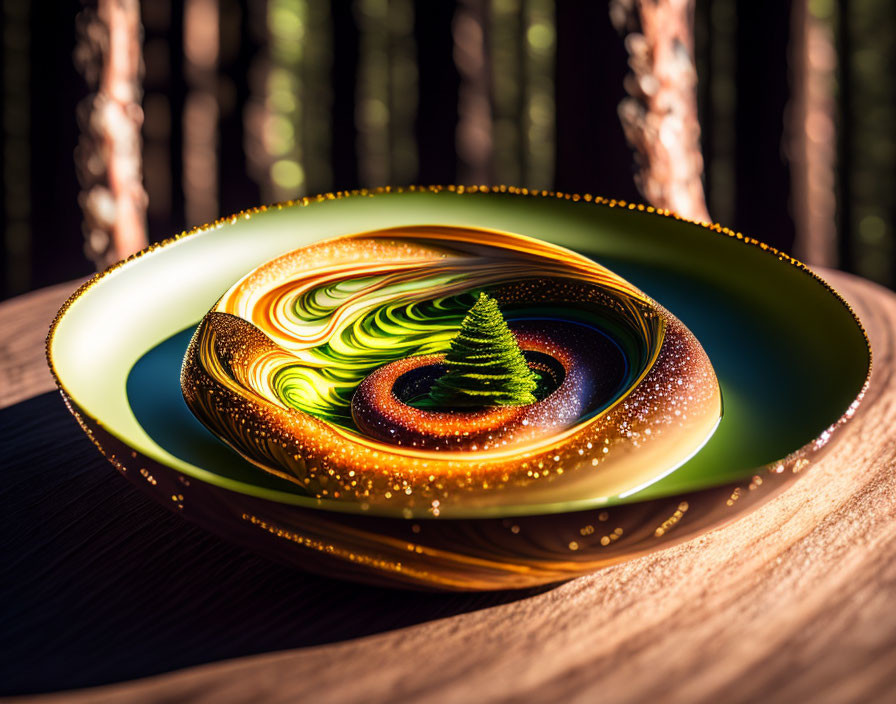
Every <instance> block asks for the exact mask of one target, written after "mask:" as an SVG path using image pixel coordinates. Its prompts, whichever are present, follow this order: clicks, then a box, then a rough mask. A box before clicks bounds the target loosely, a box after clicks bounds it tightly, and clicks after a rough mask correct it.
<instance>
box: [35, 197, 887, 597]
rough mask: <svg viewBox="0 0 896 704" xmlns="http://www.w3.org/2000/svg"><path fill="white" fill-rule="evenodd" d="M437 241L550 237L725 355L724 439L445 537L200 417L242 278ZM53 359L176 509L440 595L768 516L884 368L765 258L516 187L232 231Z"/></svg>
mask: <svg viewBox="0 0 896 704" xmlns="http://www.w3.org/2000/svg"><path fill="white" fill-rule="evenodd" d="M421 224H444V225H458V226H474V227H483V228H490V229H495V230H503V231H509V232H516V233H519V234H524V235H529V236H532V237H538V238H541V239H545V240H548V241H551V242H555V243H557V244H560V245H563V246H566V247H569V248H571V249H574V250H576V251H579V252H581V253H584V254H587V255H588V256H590V257H592V258H594V259H595V260H597V261H599V262H600V263H601V264H603V265H605V266H607V267H608V268H610V269H611V270H612V271H614V272H616V273H618V274H620V275H621V276H623V277H624V278H626V279H628V280H629V281H631V282H632V283H633V284H635V285H636V286H638V287H639V288H641V289H642V290H643V291H645V292H646V293H647V294H648V295H650V296H652V297H653V298H654V299H656V300H657V301H658V302H659V303H660V304H661V305H663V306H664V307H665V308H667V309H669V310H670V311H671V312H672V313H673V314H674V315H675V316H676V317H678V318H679V319H680V320H681V321H682V322H683V323H684V324H685V325H686V326H687V327H688V328H689V329H690V330H691V331H692V332H693V333H694V334H695V335H696V337H697V338H698V340H700V342H701V344H702V345H703V347H704V349H705V350H706V352H707V353H708V355H709V357H710V360H711V361H712V364H713V366H714V368H715V371H716V374H717V376H718V378H719V382H720V385H721V388H722V397H723V401H724V415H723V418H722V421H721V423H720V425H719V427H718V430H717V431H716V433H715V434H714V435H713V436H712V438H711V439H710V441H709V442H708V443H707V444H706V445H705V446H704V447H703V448H702V449H701V450H700V451H699V452H698V453H697V454H696V455H695V456H694V457H692V458H691V459H690V460H689V461H687V462H686V463H685V464H684V465H682V466H681V467H679V468H678V469H677V470H676V471H674V472H672V473H671V474H669V475H667V476H665V477H662V478H660V479H659V480H658V481H655V482H653V483H650V484H649V485H645V486H639V487H635V488H634V489H635V490H633V491H627V492H625V495H617V496H610V497H603V498H601V499H599V500H591V501H572V502H568V503H566V504H550V505H542V506H537V505H536V506H531V505H530V506H526V507H525V508H521V507H503V508H494V507H492V508H489V509H487V510H486V509H483V510H472V511H470V512H469V513H468V514H466V515H463V516H460V517H455V518H451V519H444V518H434V517H432V516H431V515H407V514H404V515H390V514H389V513H388V512H377V511H375V510H371V509H368V510H366V511H365V510H363V507H362V506H359V505H355V504H345V503H340V502H334V501H327V500H319V499H315V498H312V497H308V496H304V495H302V493H301V490H300V489H299V488H298V487H296V486H295V485H294V484H291V483H289V482H286V481H284V480H281V479H279V478H277V477H275V476H272V475H269V474H266V473H264V472H261V471H259V470H258V469H257V468H255V467H254V466H252V465H250V464H248V463H247V462H245V461H244V460H242V459H241V458H240V457H239V456H238V455H237V454H236V453H235V452H233V451H232V450H231V449H230V448H228V447H227V446H226V445H224V444H223V443H221V442H220V441H218V440H217V439H216V438H215V437H214V436H213V435H211V434H210V433H209V432H208V431H207V430H205V429H204V427H203V426H202V425H200V424H199V422H198V421H196V420H195V419H194V418H193V416H192V415H191V414H190V412H189V411H188V410H187V408H186V405H185V404H184V402H183V399H182V397H181V394H180V385H179V374H178V372H179V368H180V364H181V361H182V358H183V353H184V350H185V349H186V346H187V343H188V342H189V338H190V336H191V335H192V331H193V330H194V329H195V326H196V324H197V322H198V321H199V320H200V318H201V317H202V316H203V315H204V314H205V313H206V312H207V311H208V310H209V309H210V308H211V307H212V306H213V305H214V303H215V301H216V300H217V299H218V298H219V297H220V296H221V295H222V294H223V293H224V291H226V290H227V289H228V288H229V287H230V286H231V285H232V283H233V282H234V281H236V280H237V279H238V278H240V277H241V276H242V275H244V274H245V273H246V272H247V271H249V270H250V269H252V268H254V267H256V266H258V265H259V264H261V263H263V262H265V261H268V260H269V259H271V258H273V257H275V256H277V255H279V254H282V253H284V252H287V251H290V250H292V249H295V248H297V247H300V246H302V245H305V244H308V243H310V242H313V241H315V240H318V239H323V238H327V237H333V236H336V235H341V234H347V233H351V232H358V231H365V230H371V229H376V228H386V227H395V226H401V225H421ZM47 353H48V359H49V362H50V367H51V369H52V371H53V373H54V376H55V378H56V380H57V383H58V385H59V387H60V389H61V391H62V394H63V397H64V398H65V400H66V402H67V403H68V405H69V408H70V409H71V410H72V412H73V414H74V415H75V417H76V418H77V419H78V421H79V422H80V424H81V426H82V428H83V429H84V430H85V432H86V433H87V434H88V435H89V436H90V437H91V439H92V440H93V441H94V443H95V444H96V445H97V447H98V448H99V449H100V451H101V452H103V454H104V455H105V456H106V457H107V458H108V459H109V460H110V461H111V462H112V463H113V465H114V466H115V467H116V468H117V469H118V470H119V471H120V472H121V473H122V474H123V475H124V476H126V477H128V478H129V479H130V480H131V481H133V482H134V483H136V484H137V485H138V486H139V487H141V488H142V489H144V490H146V491H148V492H149V493H150V494H152V495H153V496H154V497H156V498H157V499H159V500H160V501H162V502H163V503H165V504H166V505H167V506H169V508H171V509H172V510H174V511H177V512H180V513H183V514H184V516H185V517H186V518H188V519H190V520H193V521H195V522H197V523H199V524H201V525H203V526H205V527H206V528H208V529H209V530H212V531H215V532H217V533H219V534H221V535H222V536H224V537H225V538H227V539H230V540H233V541H235V542H238V543H240V544H242V545H245V546H249V547H251V548H253V549H255V550H257V551H259V552H263V553H265V554H267V555H270V556H272V557H274V558H276V559H280V560H286V561H288V562H291V563H293V564H295V565H297V566H300V567H302V568H304V569H309V570H313V571H318V572H322V573H325V574H328V575H333V576H340V577H348V578H353V579H360V580H363V581H369V582H376V583H386V584H393V585H402V586H407V587H414V588H436V589H499V588H516V587H526V586H531V585H535V584H543V583H549V582H555V581H560V580H563V579H568V578H571V577H574V576H577V575H580V574H584V573H587V572H590V571H593V570H595V569H598V568H600V567H601V566H604V565H608V564H612V563H614V562H618V561H620V560H624V559H628V558H630V557H632V556H635V555H639V554H643V553H644V552H647V551H651V550H655V549H658V548H661V547H665V546H668V545H670V544H673V543H676V542H680V541H682V540H684V539H687V538H689V537H692V536H693V535H695V534H697V533H699V532H701V531H703V530H706V529H707V528H709V527H712V526H715V525H719V524H720V523H722V522H724V521H727V520H730V519H732V518H733V517H735V516H737V515H740V514H742V513H744V512H746V511H748V510H750V509H752V508H754V507H755V506H756V505H758V504H759V503H761V502H762V501H764V500H766V499H768V498H769V497H771V496H772V495H774V494H775V493H776V492H777V491H778V490H780V489H781V488H782V487H784V486H786V484H787V483H789V482H790V481H793V480H794V479H795V478H796V477H797V476H799V474H800V473H801V472H803V471H805V470H806V469H807V468H808V467H809V466H810V465H811V464H812V463H813V462H814V461H815V459H816V458H817V457H818V455H819V453H820V451H821V450H823V449H824V448H825V447H826V446H828V445H829V444H830V442H831V441H832V439H834V438H836V435H837V433H836V430H837V428H838V427H839V426H840V425H842V424H843V423H844V422H846V421H847V420H848V419H849V417H851V416H852V414H853V413H854V412H855V408H856V407H857V404H858V402H859V400H860V399H861V396H862V393H863V390H864V388H865V386H866V384H867V379H868V376H869V373H870V363H871V359H870V350H869V346H868V341H867V338H866V336H865V334H864V331H863V330H862V327H861V324H860V323H859V321H858V320H857V319H856V317H855V315H854V314H853V312H852V311H851V310H850V309H849V307H848V306H847V304H846V303H845V302H844V301H843V300H842V298H840V296H839V295H837V294H836V292H834V291H833V290H832V289H831V288H830V287H829V286H828V285H827V284H826V283H824V281H822V280H821V279H820V278H819V277H817V276H816V275H815V274H813V273H812V272H811V271H809V270H808V269H807V268H806V267H804V266H803V265H801V264H800V263H798V262H796V261H795V260H793V259H792V258H790V257H788V256H787V255H784V254H782V253H780V252H777V251H776V250H774V249H773V248H771V247H768V246H767V245H764V244H762V243H760V242H758V241H756V240H753V239H750V238H747V237H744V236H742V235H740V234H738V233H734V232H732V231H730V230H728V229H726V228H723V227H721V226H718V225H711V226H710V225H699V224H696V223H691V222H687V221H684V220H682V219H680V218H677V217H676V216H674V215H671V214H669V213H667V212H662V213H660V212H657V211H655V210H654V209H653V208H650V207H648V206H643V205H634V204H627V203H623V202H621V201H613V200H607V199H603V198H597V197H591V196H578V195H568V194H555V193H546V192H542V193H539V194H535V193H530V192H528V191H525V190H524V189H510V188H503V187H502V188H494V189H486V188H476V187H472V188H462V187H448V188H441V187H432V188H408V189H384V190H382V191H377V192H367V191H362V192H357V193H343V194H329V195H325V196H318V197H316V198H308V199H302V200H300V201H296V202H292V203H287V204H281V205H277V206H269V207H263V208H259V209H256V210H253V211H249V212H245V213H240V214H238V215H235V216H232V217H230V218H225V219H223V220H220V221H218V222H216V223H214V224H212V225H210V226H207V227H202V228H198V229H196V230H194V231H192V232H189V233H184V234H183V235H181V236H180V237H177V238H174V239H172V240H169V241H166V242H164V243H161V244H159V245H155V246H153V247H150V248H149V249H147V250H144V251H143V252H141V253H139V254H138V255H135V256H134V257H132V258H130V259H128V260H127V261H125V262H122V263H120V264H118V265H116V266H114V267H112V268H110V269H109V270H107V271H105V272H103V273H102V274H100V275H98V276H96V277H94V278H93V279H91V280H90V281H89V282H87V283H86V284H85V285H84V286H82V287H81V288H80V289H79V290H78V291H77V292H76V293H75V294H74V295H73V296H72V297H71V298H70V299H69V300H68V301H67V302H66V304H65V305H64V306H63V308H62V309H61V310H60V312H59V314H58V316H57V318H56V320H55V321H54V323H53V325H52V327H51V329H50V334H49V337H48V341H47Z"/></svg>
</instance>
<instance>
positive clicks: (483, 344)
mask: <svg viewBox="0 0 896 704" xmlns="http://www.w3.org/2000/svg"><path fill="white" fill-rule="evenodd" d="M444 364H445V366H447V367H448V371H447V372H446V373H445V374H444V375H443V376H441V377H440V378H439V379H437V380H436V383H435V384H433V387H432V389H431V390H430V392H429V402H430V405H431V406H437V407H441V408H451V407H456V406H474V407H482V406H523V405H525V404H527V403H534V402H535V396H534V394H533V392H534V391H535V388H536V386H537V382H536V377H535V374H534V373H533V372H532V370H531V369H529V366H528V365H527V364H526V360H525V358H524V357H523V353H522V352H521V351H520V347H519V344H517V341H516V337H514V335H513V333H512V332H511V331H510V328H508V327H507V322H506V321H505V320H504V316H503V315H501V310H500V308H498V302H497V301H496V300H495V299H494V298H491V297H489V296H487V295H486V294H484V293H481V294H479V300H478V301H476V303H475V304H474V305H473V307H472V308H471V309H470V312H469V313H467V316H466V317H465V318H464V319H463V322H462V323H461V325H460V332H459V333H458V334H457V336H456V337H455V338H454V339H453V340H452V341H451V349H450V350H449V351H448V354H447V355H445V362H444Z"/></svg>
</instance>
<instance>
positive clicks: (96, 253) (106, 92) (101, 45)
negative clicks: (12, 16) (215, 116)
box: [75, 0, 147, 269]
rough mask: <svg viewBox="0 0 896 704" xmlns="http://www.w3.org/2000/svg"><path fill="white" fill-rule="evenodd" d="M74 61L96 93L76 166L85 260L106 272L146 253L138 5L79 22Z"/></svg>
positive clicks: (111, 8) (103, 8)
mask: <svg viewBox="0 0 896 704" xmlns="http://www.w3.org/2000/svg"><path fill="white" fill-rule="evenodd" d="M78 34H79V39H78V46H77V47H76V50H75V59H76V63H77V64H78V66H79V68H80V69H81V70H82V72H83V73H84V74H85V78H86V79H87V82H88V84H90V85H92V86H95V88H96V93H94V94H93V95H91V96H89V97H88V98H87V99H86V101H85V103H84V104H83V105H82V107H81V110H80V124H81V138H80V140H79V142H78V148H77V150H76V154H75V158H76V163H77V167H78V175H79V180H80V182H81V187H82V191H81V194H80V197H79V202H80V204H81V208H82V210H83V212H84V224H83V229H84V237H85V252H86V254H87V256H88V257H89V258H90V259H92V260H93V261H94V262H95V264H96V266H97V268H100V269H101V268H104V267H105V266H108V265H109V264H112V263H113V262H115V261H118V260H119V259H123V258H124V257H127V256H128V255H130V254H133V253H134V252H136V251H138V250H140V249H142V248H143V247H145V246H146V243H147V237H146V191H145V190H144V189H143V171H142V160H141V146H142V142H141V136H140V130H141V127H142V125H143V110H142V108H141V106H140V100H141V97H142V87H141V74H142V68H143V67H142V51H141V43H142V29H141V25H140V3H139V2H138V0H99V2H98V4H97V8H96V10H95V11H94V10H92V9H85V10H84V11H83V12H82V15H81V16H80V17H79V33H78Z"/></svg>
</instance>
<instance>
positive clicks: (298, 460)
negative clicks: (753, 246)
mask: <svg viewBox="0 0 896 704" xmlns="http://www.w3.org/2000/svg"><path fill="white" fill-rule="evenodd" d="M477 300H488V301H494V304H495V306H496V310H499V311H500V314H498V315H499V317H500V318H503V320H504V321H506V325H507V326H508V328H509V330H510V331H511V332H512V337H513V338H514V339H515V343H516V344H517V345H519V349H520V350H521V352H522V355H523V358H524V359H525V365H526V366H528V368H529V372H527V371H526V370H525V369H522V373H523V374H524V375H525V374H531V378H532V379H535V380H536V381H537V384H536V383H534V382H533V383H532V384H529V382H526V383H525V384H523V386H525V389H526V394H528V395H524V396H520V398H522V399H524V401H525V402H523V403H514V404H511V405H503V404H496V405H488V404H482V405H477V404H475V403H473V404H470V403H457V404H454V403H452V402H451V401H450V398H449V396H446V395H445V394H443V393H442V394H440V393H439V392H438V388H447V387H448V386H450V384H447V382H445V381H440V380H443V379H447V378H448V377H446V376H445V375H446V373H447V372H448V367H450V366H451V365H450V364H446V362H445V355H446V353H448V352H449V350H450V349H451V346H452V341H453V340H454V339H455V337H456V336H457V335H458V332H459V330H460V328H461V324H462V322H463V321H464V319H465V317H466V316H467V315H468V313H469V312H470V310H471V308H473V307H474V304H476V302H477ZM501 324H502V325H503V322H502V323H501ZM502 334H503V333H502ZM505 337H506V336H505ZM505 342H506V340H505ZM502 344H503V343H502ZM474 346H475V345H474ZM471 349H472V348H471ZM474 351H475V350H474ZM508 354H510V353H508ZM514 354H517V353H514ZM473 356H474V357H475V354H474V355H473ZM507 359H508V360H510V357H507ZM514 360H516V361H514V362H513V363H514V364H516V366H515V367H514V369H516V370H517V372H519V371H520V369H519V360H518V359H517V358H516V357H514ZM511 361H513V360H511ZM449 362H450V359H449ZM451 383H454V382H453V381H452V382H451ZM446 384H447V386H446ZM181 385H182V389H183V393H184V398H185V399H186V401H187V404H188V405H189V407H190V409H191V410H192V411H193V413H194V414H196V416H197V417H198V418H199V419H200V420H201V421H202V422H203V423H204V424H205V425H206V426H207V427H208V428H209V429H211V430H212V431H213V432H214V433H215V434H217V435H218V436H219V437H220V438H222V439H223V440H224V441H226V442H227V443H229V444H230V445H231V446H232V447H234V448H235V449H236V450H237V451H238V452H240V453H241V454H242V455H243V456H244V457H245V458H246V459H248V460H249V461H251V462H252V463H254V464H255V465H257V466H258V467H259V468H261V469H262V470H265V471H268V472H271V473H274V474H276V475H278V476H280V477H283V478H286V479H288V480H290V481H292V482H294V483H295V484H297V485H298V486H299V487H301V490H302V491H304V492H307V493H308V494H309V495H311V496H316V497H320V498H327V499H330V500H336V501H343V502H352V503H354V504H355V505H357V506H360V508H361V509H362V510H369V511H372V512H378V513H383V514H388V515H398V516H401V515H404V516H412V515H421V516H422V515H430V516H443V517H450V516H462V515H464V514H465V512H469V511H480V512H481V511H483V510H490V509H496V510H497V509H499V508H500V509H507V508H508V507H517V508H520V509H522V510H526V511H529V510H535V508H538V509H539V510H543V509H545V507H557V508H558V509H559V508H560V507H576V506H587V505H595V504H599V503H600V502H601V501H605V500H607V499H608V498H610V497H614V496H620V495H621V496H625V495H628V494H630V493H633V492H636V491H637V490H638V489H640V488H642V487H644V486H647V485H649V484H650V483H652V482H654V481H656V480H658V479H659V478H661V477H662V476H665V475H666V474H668V473H669V472H671V471H673V470H674V469H675V468H676V467H678V466H679V465H680V464H681V463H683V462H684V461H686V460H687V459H688V458H689V457H690V456H691V455H692V454H693V453H694V452H696V451H697V450H698V449H699V448H700V447H701V446H702V445H703V444H704V443H705V442H706V440H707V439H708V438H709V437H710V435H711V434H712V433H713V431H714V430H715V428H716V426H717V424H718V421H719V418H720V415H721V408H722V406H721V396H720V392H719V385H718V382H717V380H716V378H715V374H714V373H713V370H712V366H711V364H710V361H709V359H708V358H707V356H706V354H705V352H704V351H703V349H702V348H701V346H700V344H699V342H698V341H697V340H696V339H695V338H694V336H693V335H692V334H691V333H690V332H689V331H688V330H687V329H686V328H685V326H684V325H682V323H681V322H680V321H678V320H677V319H676V318H675V317H674V316H673V315H671V314H670V313H669V312H668V311H666V310H665V309H664V308H662V307H661V306H660V305H658V304H657V303H656V302H654V301H653V300H651V299H650V298H649V297H648V296H646V295H645V294H644V293H642V292H641V291H639V290H638V289H636V288H635V287H634V286H632V285H631V284H629V283H628V282H626V281H625V280H623V279H622V278H620V277H619V276H617V275H615V274H613V273H612V272H611V271H609V270H607V269H606V268H604V267H603V266H601V265H600V264H599V263H596V262H594V261H592V260H590V259H588V258H587V257H584V256H581V255H579V254H576V253H574V252H572V251H569V250H567V249H563V248H561V247H558V246H555V245H551V244H547V243H545V242H541V241H539V240H535V239H531V238H527V237H523V236H520V235H514V234H510V233H502V232H495V231H490V230H483V229H477V228H461V227H448V226H438V225H426V226H408V227H399V228H392V229H387V230H377V231H372V232H366V233H361V234H356V235H351V236H345V237H340V238H337V239H332V240H328V241H324V242H319V243H316V244H313V245H310V246H307V247H303V248H301V249H297V250H295V251H293V252H290V253H288V254H285V255H283V256H281V257H279V258H277V259H274V260H273V261H270V262H268V263H266V264H264V265H262V266H260V267H258V268H257V269H255V270H254V271H252V272H250V273H248V274H247V275H246V276H245V277H244V278H243V279H242V280H240V281H238V282H237V283H236V284H234V285H233V287H232V288H231V289H230V290H229V291H227V292H226V293H225V294H224V295H223V296H222V297H221V299H220V300H219V301H218V303H217V304H216V305H215V307H214V308H213V309H212V310H211V311H210V312H209V313H208V314H207V315H206V316H205V318H204V319H203V320H202V322H201V324H200V325H199V327H198V329H197V331H196V333H195V335H194V337H193V340H192V342H191V344H190V346H189V349H188V351H187V354H186V357H185V359H184V365H183V370H182V376H181ZM533 386H534V387H535V388H534V390H533ZM433 387H437V391H436V392H433ZM521 388H522V387H521ZM530 391H531V393H530ZM434 399H435V400H434ZM439 399H441V402H438V401H439ZM446 399H447V400H446Z"/></svg>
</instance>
